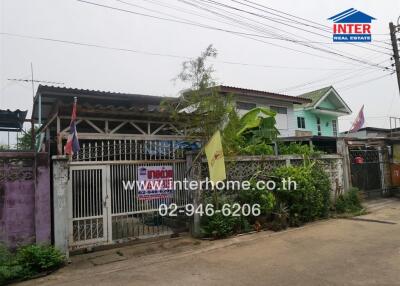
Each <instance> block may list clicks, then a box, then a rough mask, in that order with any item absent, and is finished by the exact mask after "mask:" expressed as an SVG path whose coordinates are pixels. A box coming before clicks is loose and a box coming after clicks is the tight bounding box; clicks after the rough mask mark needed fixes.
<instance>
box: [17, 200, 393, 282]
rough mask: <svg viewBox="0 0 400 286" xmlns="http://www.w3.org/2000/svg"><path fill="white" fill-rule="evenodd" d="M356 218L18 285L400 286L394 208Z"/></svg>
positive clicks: (86, 266) (112, 259)
mask: <svg viewBox="0 0 400 286" xmlns="http://www.w3.org/2000/svg"><path fill="white" fill-rule="evenodd" d="M360 218H361V219H362V220H346V219H337V220H328V221H322V222H318V223H314V224H311V225H308V226H306V227H304V228H298V229H294V230H290V231H287V232H282V233H275V234H273V235H271V234H270V233H267V232H262V233H257V234H253V235H246V236H241V237H237V238H234V239H227V240H221V241H217V242H205V243H201V244H200V245H197V244H192V243H191V242H190V240H187V241H185V240H177V241H176V242H170V246H171V247H167V246H168V245H167V246H166V245H164V247H163V248H165V249H164V250H161V251H159V250H158V249H156V248H157V247H156V246H153V248H154V249H153V252H152V251H149V249H147V250H146V249H145V250H144V251H143V253H139V254H138V253H135V251H137V249H140V247H139V248H136V249H135V248H133V247H132V246H131V247H128V248H123V249H122V250H121V252H122V254H123V256H120V255H121V253H120V255H117V254H116V250H111V251H106V252H103V253H102V254H101V253H99V252H98V253H95V254H90V255H88V256H79V257H76V258H74V263H72V264H71V265H70V266H68V267H66V268H63V269H62V270H60V271H58V272H57V273H55V274H53V275H50V276H48V277H45V278H41V279H37V280H33V281H28V282H25V283H23V284H22V285H97V286H101V285H135V286H140V285H146V286H148V285H263V286H264V285H290V286H293V285H306V286H312V285H318V286H322V285H363V286H364V285H379V286H384V285H400V201H394V202H392V203H390V204H385V205H380V204H377V207H376V208H375V211H374V212H373V213H372V214H369V215H366V216H363V217H360ZM174 243H175V244H174ZM179 244H183V246H180V245H179ZM142 250H143V249H142ZM146 252H150V253H152V254H146ZM138 255H139V256H140V255H141V256H140V257H138ZM118 257H120V259H118ZM118 260H120V261H118ZM94 264H97V266H94Z"/></svg>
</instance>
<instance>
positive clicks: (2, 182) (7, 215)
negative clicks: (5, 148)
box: [0, 152, 51, 248]
mask: <svg viewBox="0 0 400 286" xmlns="http://www.w3.org/2000/svg"><path fill="white" fill-rule="evenodd" d="M6 153H7V154H4V153H0V160H1V162H2V165H1V166H0V242H2V243H4V244H6V245H7V246H9V247H10V248H15V247H17V246H18V245H23V244H29V243H50V242H51V209H50V170H49V166H48V160H47V154H39V155H38V156H36V157H35V156H34V153H28V152H25V153H10V152H6ZM35 165H36V166H37V168H35Z"/></svg>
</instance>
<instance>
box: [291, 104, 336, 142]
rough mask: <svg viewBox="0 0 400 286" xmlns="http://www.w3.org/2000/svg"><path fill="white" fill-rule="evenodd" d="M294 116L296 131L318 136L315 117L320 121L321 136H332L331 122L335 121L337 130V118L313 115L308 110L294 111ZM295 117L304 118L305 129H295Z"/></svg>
mask: <svg viewBox="0 0 400 286" xmlns="http://www.w3.org/2000/svg"><path fill="white" fill-rule="evenodd" d="M295 115H296V129H298V130H305V131H311V132H312V134H313V135H318V128H317V116H318V117H319V118H320V120H321V135H322V136H333V127H332V120H336V124H337V129H338V130H339V122H338V118H337V116H332V115H324V114H315V113H313V112H312V111H309V110H296V111H295ZM297 117H304V120H305V123H306V128H305V129H300V128H297Z"/></svg>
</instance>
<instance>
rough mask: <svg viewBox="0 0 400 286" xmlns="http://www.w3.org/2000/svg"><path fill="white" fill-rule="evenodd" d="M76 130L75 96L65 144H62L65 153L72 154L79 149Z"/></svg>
mask: <svg viewBox="0 0 400 286" xmlns="http://www.w3.org/2000/svg"><path fill="white" fill-rule="evenodd" d="M80 149H81V148H80V146H79V140H78V132H77V131H76V98H75V100H74V105H73V107H72V115H71V123H70V124H69V135H68V139H67V144H65V146H64V154H65V155H74V154H76V153H77V152H78V151H79V150H80Z"/></svg>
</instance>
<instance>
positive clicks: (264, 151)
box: [240, 143, 274, 155]
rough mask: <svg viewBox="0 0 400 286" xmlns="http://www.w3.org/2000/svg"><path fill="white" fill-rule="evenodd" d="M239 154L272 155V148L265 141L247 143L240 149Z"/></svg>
mask: <svg viewBox="0 0 400 286" xmlns="http://www.w3.org/2000/svg"><path fill="white" fill-rule="evenodd" d="M240 153H241V155H274V148H273V147H272V146H271V145H267V144H265V143H259V144H249V145H247V146H246V147H244V148H241V149H240Z"/></svg>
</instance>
